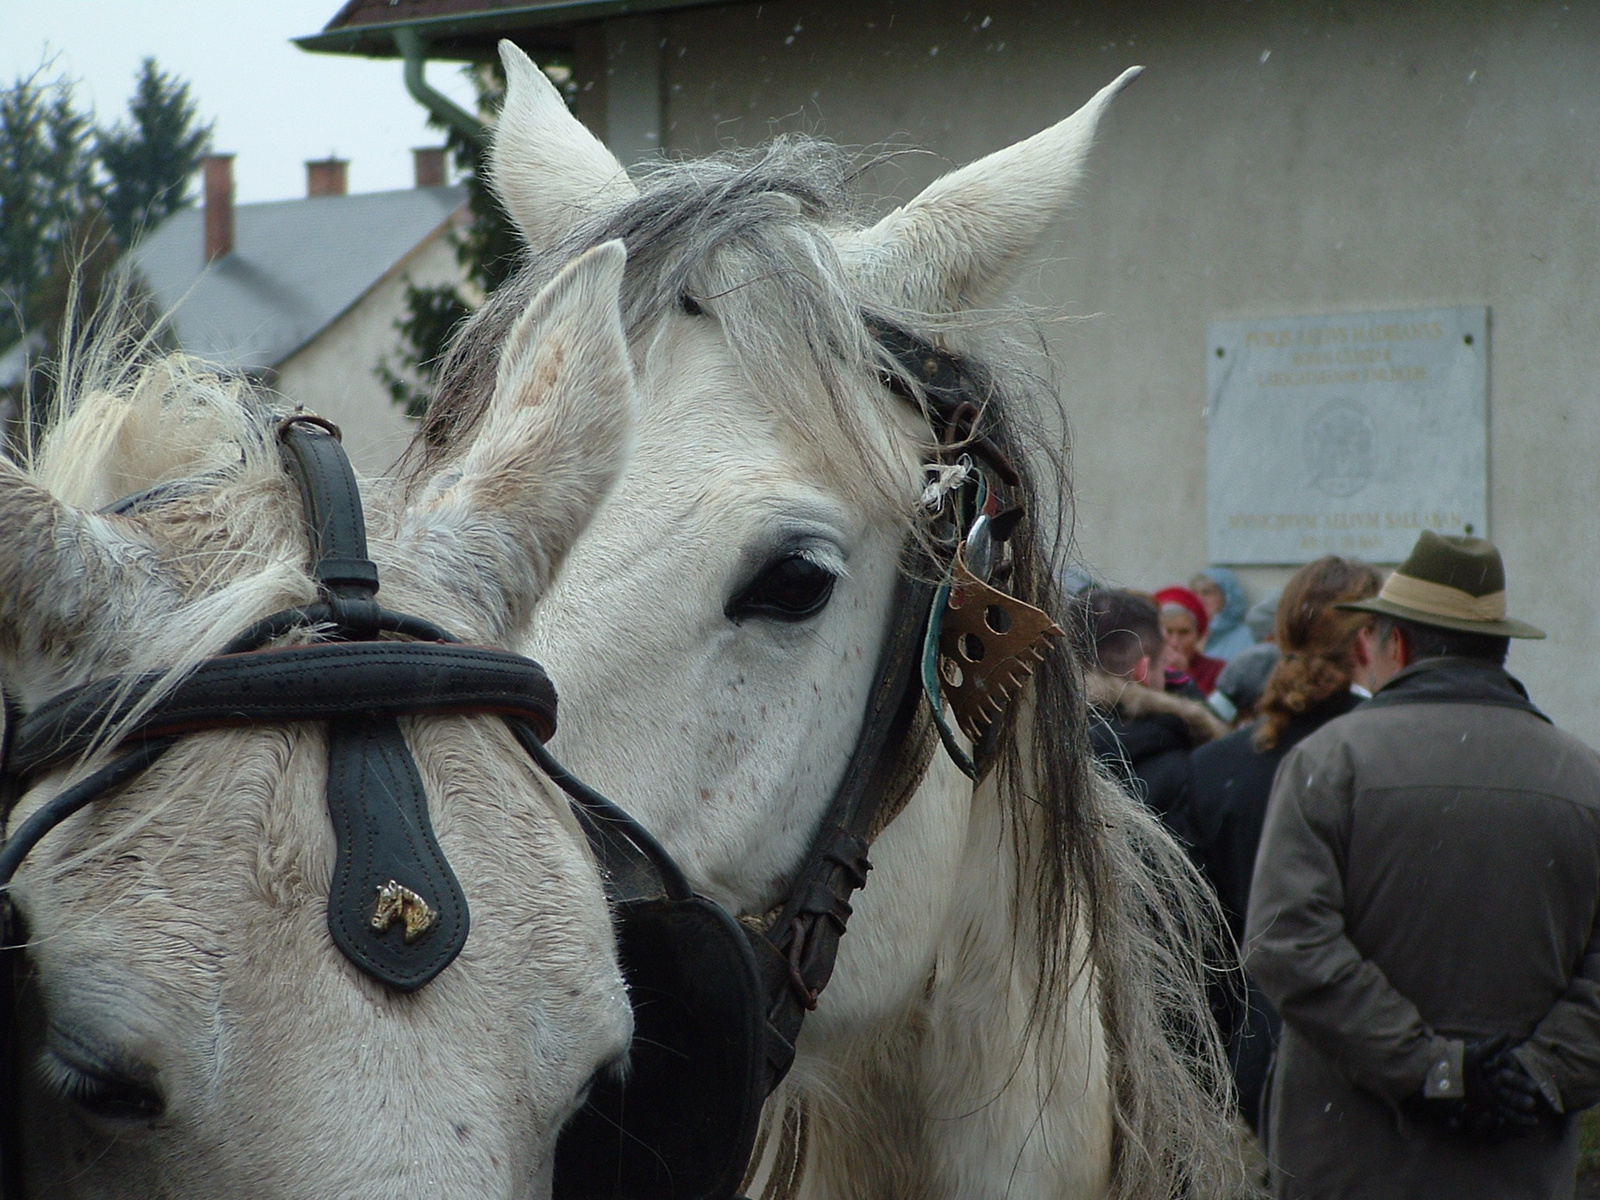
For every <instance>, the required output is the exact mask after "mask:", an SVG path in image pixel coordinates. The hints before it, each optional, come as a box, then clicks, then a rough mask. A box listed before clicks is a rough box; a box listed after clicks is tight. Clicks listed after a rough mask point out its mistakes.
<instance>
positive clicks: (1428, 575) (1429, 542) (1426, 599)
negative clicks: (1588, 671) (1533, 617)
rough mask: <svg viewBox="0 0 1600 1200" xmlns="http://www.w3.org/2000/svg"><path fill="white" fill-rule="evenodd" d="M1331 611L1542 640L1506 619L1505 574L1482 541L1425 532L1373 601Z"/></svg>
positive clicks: (1521, 623)
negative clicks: (1338, 610) (1377, 615)
mask: <svg viewBox="0 0 1600 1200" xmlns="http://www.w3.org/2000/svg"><path fill="white" fill-rule="evenodd" d="M1334 607H1335V608H1343V609H1349V610H1352V611H1355V612H1370V613H1378V614H1380V615H1382V616H1386V617H1398V618H1399V619H1400V620H1402V621H1415V622H1416V623H1417V624H1418V625H1431V626H1433V627H1434V628H1436V629H1453V630H1455V631H1457V632H1458V633H1482V634H1487V635H1488V636H1490V637H1514V638H1542V637H1543V636H1544V631H1543V630H1542V629H1535V628H1534V627H1533V626H1532V625H1529V624H1527V623H1526V622H1524V621H1518V620H1515V619H1513V618H1511V617H1508V616H1506V568H1505V564H1504V563H1502V562H1501V561H1500V551H1498V550H1496V549H1495V548H1494V543H1493V542H1490V541H1488V540H1486V539H1484V538H1475V537H1455V536H1453V535H1450V534H1440V533H1435V532H1434V531H1433V530H1431V529H1424V530H1423V531H1422V536H1421V537H1419V538H1418V539H1417V544H1416V545H1415V546H1413V547H1412V548H1411V554H1410V556H1409V557H1407V559H1406V561H1405V562H1403V563H1401V564H1400V566H1399V567H1397V568H1396V569H1395V572H1394V574H1393V575H1390V576H1389V578H1388V580H1387V582H1385V583H1384V585H1383V590H1382V591H1380V592H1379V593H1378V594H1377V595H1376V596H1374V597H1373V598H1372V599H1371V600H1353V601H1351V602H1349V603H1347V604H1336V605H1334Z"/></svg>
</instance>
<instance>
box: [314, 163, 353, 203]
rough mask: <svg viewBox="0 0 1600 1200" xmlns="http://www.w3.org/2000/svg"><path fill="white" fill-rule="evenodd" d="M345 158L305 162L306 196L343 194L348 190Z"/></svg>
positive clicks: (347, 166) (348, 164)
mask: <svg viewBox="0 0 1600 1200" xmlns="http://www.w3.org/2000/svg"><path fill="white" fill-rule="evenodd" d="M349 166H350V160H349V159H347V158H323V159H318V160H316V161H314V162H308V163H306V198H307V199H312V198H314V197H317V196H343V195H344V194H345V193H346V192H348V191H349V190H350V187H349V178H348V176H347V175H346V170H347V169H348V168H349Z"/></svg>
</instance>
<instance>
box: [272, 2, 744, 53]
mask: <svg viewBox="0 0 1600 1200" xmlns="http://www.w3.org/2000/svg"><path fill="white" fill-rule="evenodd" d="M726 2H727V0H542V2H540V3H528V0H347V2H346V4H345V5H344V7H342V8H341V9H340V10H339V11H338V12H337V13H336V14H334V17H333V19H332V20H331V21H329V22H328V24H327V25H326V27H324V28H323V30H322V32H321V33H314V34H309V35H307V36H306V37H298V38H295V39H294V41H295V44H296V45H298V46H299V47H300V48H301V49H303V50H318V51H322V52H324V53H329V54H365V55H367V56H368V57H369V58H398V57H400V52H399V50H397V49H396V48H395V44H394V30H396V29H398V28H402V27H406V26H409V27H411V28H414V29H415V30H416V31H417V32H418V34H420V35H421V37H422V40H423V41H424V42H426V43H427V47H428V50H427V54H428V57H429V58H459V59H474V60H482V59H490V58H493V57H494V50H495V43H496V42H497V41H498V40H499V39H500V38H502V37H512V38H514V40H516V41H517V42H519V43H522V44H523V45H525V46H528V47H530V48H532V47H540V46H544V47H549V48H552V49H569V48H570V42H571V36H572V31H573V30H574V29H576V28H577V27H578V26H580V25H586V24H589V23H591V22H594V21H599V20H601V19H602V18H605V17H622V16H637V15H639V14H642V13H652V12H664V11H669V10H673V9H681V8H699V7H701V6H703V5H707V4H714V3H726Z"/></svg>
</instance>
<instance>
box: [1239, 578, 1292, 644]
mask: <svg viewBox="0 0 1600 1200" xmlns="http://www.w3.org/2000/svg"><path fill="white" fill-rule="evenodd" d="M1282 598H1283V589H1282V588H1273V589H1272V590H1271V591H1270V592H1268V593H1267V594H1266V595H1265V596H1263V597H1261V599H1259V600H1257V601H1256V602H1255V603H1254V604H1252V605H1251V606H1250V611H1249V612H1247V613H1245V614H1244V624H1245V628H1246V629H1248V630H1249V631H1250V636H1251V637H1253V638H1255V640H1256V645H1258V646H1259V645H1261V643H1262V642H1275V641H1277V638H1278V635H1277V633H1276V632H1275V630H1274V627H1275V626H1276V625H1277V622H1278V601H1279V600H1280V599H1282Z"/></svg>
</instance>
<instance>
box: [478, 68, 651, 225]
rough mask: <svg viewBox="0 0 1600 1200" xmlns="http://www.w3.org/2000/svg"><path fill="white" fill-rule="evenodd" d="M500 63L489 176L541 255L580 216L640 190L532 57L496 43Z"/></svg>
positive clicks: (620, 200) (619, 200)
mask: <svg viewBox="0 0 1600 1200" xmlns="http://www.w3.org/2000/svg"><path fill="white" fill-rule="evenodd" d="M500 61H501V62H503V63H504V64H505V68H506V102H505V107H504V108H502V109H501V110H500V119H499V121H498V122H496V124H495V131H494V147H493V149H491V150H490V152H489V178H490V181H491V183H492V184H493V186H494V192H495V195H496V196H498V197H500V203H501V204H504V205H505V206H506V211H507V212H509V213H510V214H511V219H512V220H514V221H515V222H516V223H517V227H518V228H519V229H521V230H522V236H523V237H525V238H527V239H528V245H529V246H531V247H533V249H535V250H542V249H544V248H545V247H546V246H549V245H551V244H552V243H553V242H555V241H556V240H557V239H559V238H560V237H561V236H562V235H564V234H566V233H567V232H568V231H570V230H571V229H572V228H573V227H574V226H576V225H577V224H578V223H579V222H580V221H582V220H583V219H584V218H585V217H588V216H590V215H592V214H594V213H597V212H600V211H603V210H604V209H607V208H610V207H611V206H613V205H615V204H619V203H621V202H623V201H626V200H631V199H632V198H633V197H634V196H637V195H638V194H639V193H638V190H637V189H636V188H635V187H634V186H633V184H632V183H631V182H629V180H628V173H627V172H626V171H624V170H623V169H622V164H621V163H620V162H618V161H617V157H616V155H614V154H612V153H611V151H609V150H607V149H606V148H605V146H604V145H602V144H601V143H600V141H599V139H597V138H596V137H595V136H594V134H592V133H590V132H589V131H588V130H587V129H585V128H584V126H583V123H582V122H581V121H579V120H578V119H577V118H576V117H574V116H573V115H572V114H571V113H570V112H568V111H567V105H566V102H565V101H563V100H562V99H561V93H560V92H558V91H556V88H555V85H554V84H553V83H551V82H550V80H549V79H547V78H546V77H545V73H544V72H543V71H541V70H540V69H539V68H538V67H536V66H535V65H534V64H533V60H532V59H530V58H529V57H528V56H527V55H526V54H524V53H523V52H522V51H521V50H519V49H517V47H516V46H514V45H512V44H511V43H510V42H508V41H502V42H501V43H500Z"/></svg>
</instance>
